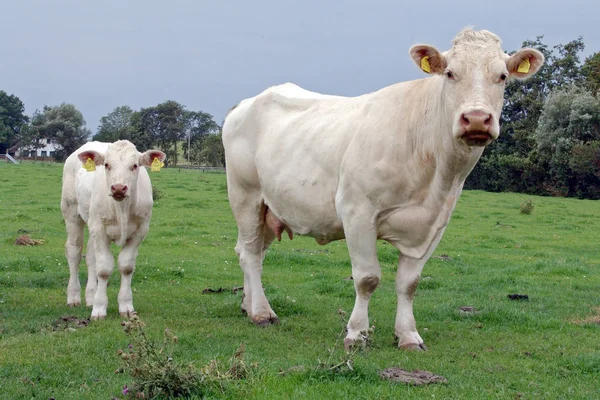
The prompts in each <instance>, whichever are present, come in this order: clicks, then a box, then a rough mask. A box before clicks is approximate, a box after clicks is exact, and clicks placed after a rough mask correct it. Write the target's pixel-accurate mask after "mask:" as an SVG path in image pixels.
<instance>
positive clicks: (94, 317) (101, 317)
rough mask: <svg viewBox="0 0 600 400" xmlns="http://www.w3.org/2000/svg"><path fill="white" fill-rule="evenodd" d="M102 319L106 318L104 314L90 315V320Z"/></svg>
mask: <svg viewBox="0 0 600 400" xmlns="http://www.w3.org/2000/svg"><path fill="white" fill-rule="evenodd" d="M104 319H106V315H102V316H100V315H98V316H93V315H92V316H91V320H92V321H102V320H104Z"/></svg>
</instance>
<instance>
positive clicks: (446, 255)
mask: <svg viewBox="0 0 600 400" xmlns="http://www.w3.org/2000/svg"><path fill="white" fill-rule="evenodd" d="M432 258H438V259H440V260H442V261H452V257H450V256H449V255H448V254H442V255H439V256H433V257H432Z"/></svg>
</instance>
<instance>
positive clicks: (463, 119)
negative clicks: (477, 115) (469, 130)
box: [461, 114, 471, 125]
mask: <svg viewBox="0 0 600 400" xmlns="http://www.w3.org/2000/svg"><path fill="white" fill-rule="evenodd" d="M461 119H462V123H463V124H464V125H469V124H470V123H471V122H470V121H469V118H467V116H466V115H465V114H463V115H462V116H461Z"/></svg>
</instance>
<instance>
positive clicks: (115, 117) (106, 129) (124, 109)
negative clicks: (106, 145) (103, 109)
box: [93, 106, 135, 142]
mask: <svg viewBox="0 0 600 400" xmlns="http://www.w3.org/2000/svg"><path fill="white" fill-rule="evenodd" d="M133 113H134V111H133V110H132V109H131V107H129V106H121V107H117V108H115V109H114V110H113V111H112V112H111V113H109V114H108V115H105V116H104V117H102V118H101V119H100V125H99V126H98V131H97V132H96V134H95V135H94V138H93V139H94V140H98V141H101V142H115V141H117V140H119V139H127V140H130V141H132V142H133V140H132V138H133V137H134V136H135V127H134V126H133V124H132V116H133Z"/></svg>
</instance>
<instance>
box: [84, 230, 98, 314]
mask: <svg viewBox="0 0 600 400" xmlns="http://www.w3.org/2000/svg"><path fill="white" fill-rule="evenodd" d="M85 263H86V265H87V270H88V279H87V285H86V287H85V304H86V305H87V306H88V307H92V306H93V305H94V296H95V295H96V288H97V287H98V277H97V276H96V253H95V251H94V244H93V241H92V240H88V244H87V253H86V254H85Z"/></svg>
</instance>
